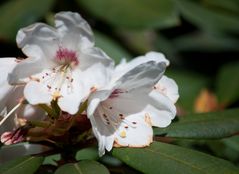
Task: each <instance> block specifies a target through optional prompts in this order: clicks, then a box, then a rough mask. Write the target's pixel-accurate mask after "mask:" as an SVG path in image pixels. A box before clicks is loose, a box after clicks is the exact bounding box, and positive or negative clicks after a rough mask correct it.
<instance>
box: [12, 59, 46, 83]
mask: <svg viewBox="0 0 239 174" xmlns="http://www.w3.org/2000/svg"><path fill="white" fill-rule="evenodd" d="M43 67H44V65H43V62H42V60H41V59H38V58H27V59H24V60H22V61H21V62H20V63H18V64H17V65H16V66H15V68H14V69H13V70H12V72H11V73H9V75H8V82H9V84H12V85H17V84H22V83H26V82H27V81H28V80H29V79H28V78H29V77H30V76H31V75H33V74H36V73H39V72H41V71H42V69H43Z"/></svg>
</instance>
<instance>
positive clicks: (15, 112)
mask: <svg viewBox="0 0 239 174" xmlns="http://www.w3.org/2000/svg"><path fill="white" fill-rule="evenodd" d="M18 63H19V60H17V59H15V58H0V71H1V78H0V90H1V93H0V113H1V114H0V115H1V116H2V117H3V119H2V120H1V124H0V134H2V133H3V132H5V131H12V130H13V129H14V128H17V127H18V126H19V125H18V124H19V123H18V122H17V119H18V118H25V119H30V120H34V119H38V120H40V119H42V118H44V116H45V113H44V111H42V110H40V109H39V108H36V107H33V106H31V105H29V104H21V103H20V102H21V100H22V98H23V86H11V85H9V84H8V81H7V77H8V74H9V73H10V72H11V71H12V70H13V69H14V67H15V66H16V65H17V64H18ZM14 108H16V109H14ZM9 113H10V114H9Z"/></svg>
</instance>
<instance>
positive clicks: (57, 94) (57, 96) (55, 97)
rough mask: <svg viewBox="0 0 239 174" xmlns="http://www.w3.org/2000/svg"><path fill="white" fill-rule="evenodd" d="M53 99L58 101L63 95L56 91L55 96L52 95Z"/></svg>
mask: <svg viewBox="0 0 239 174" xmlns="http://www.w3.org/2000/svg"><path fill="white" fill-rule="evenodd" d="M52 97H53V100H56V99H58V98H59V97H61V93H60V92H59V91H55V92H54V93H53V94H52Z"/></svg>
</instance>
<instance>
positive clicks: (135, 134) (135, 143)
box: [115, 113, 153, 147]
mask: <svg viewBox="0 0 239 174" xmlns="http://www.w3.org/2000/svg"><path fill="white" fill-rule="evenodd" d="M142 114H143V113H138V114H134V115H130V116H127V117H126V118H125V122H122V123H121V124H120V126H119V128H118V129H117V131H116V132H115V146H116V147H118V146H124V147H125V146H128V147H145V146H148V145H149V144H150V143H151V142H152V141H153V130H152V127H151V125H150V124H149V123H148V120H147V118H144V117H143V115H142ZM127 122H130V123H133V125H132V126H130V125H128V124H127Z"/></svg>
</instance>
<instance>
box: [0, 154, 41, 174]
mask: <svg viewBox="0 0 239 174" xmlns="http://www.w3.org/2000/svg"><path fill="white" fill-rule="evenodd" d="M43 160H44V158H43V157H36V156H25V157H21V158H18V159H15V160H12V161H9V162H6V163H3V164H2V165H0V171H1V174H18V173H19V174H20V173H26V174H32V173H34V172H35V171H36V170H37V169H38V168H39V166H40V165H41V164H42V162H43Z"/></svg>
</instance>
